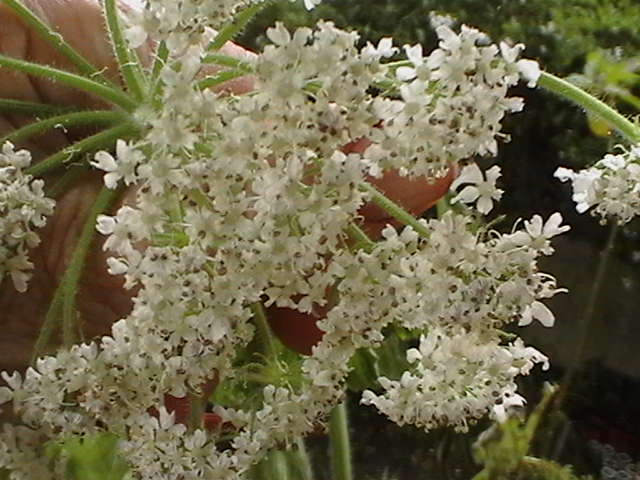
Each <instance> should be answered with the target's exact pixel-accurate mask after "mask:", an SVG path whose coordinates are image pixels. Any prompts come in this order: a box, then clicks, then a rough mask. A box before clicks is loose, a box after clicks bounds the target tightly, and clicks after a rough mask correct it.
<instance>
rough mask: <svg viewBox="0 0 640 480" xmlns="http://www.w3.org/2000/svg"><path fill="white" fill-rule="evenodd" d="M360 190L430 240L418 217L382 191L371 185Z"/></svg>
mask: <svg viewBox="0 0 640 480" xmlns="http://www.w3.org/2000/svg"><path fill="white" fill-rule="evenodd" d="M360 189H361V190H362V191H364V192H368V193H369V194H371V201H373V203H375V204H376V205H378V206H379V207H380V208H382V209H383V210H384V211H385V212H387V213H388V214H389V215H391V216H392V217H393V218H395V219H396V220H398V221H399V222H401V223H402V224H404V225H409V226H411V227H413V229H414V230H415V231H416V232H417V233H418V234H420V235H421V236H422V237H424V238H429V230H427V228H426V227H425V226H424V225H423V224H422V223H420V221H418V219H417V218H416V217H414V216H413V215H411V214H410V213H409V212H407V211H406V210H405V209H404V208H402V207H401V206H400V205H398V204H397V203H395V202H394V201H393V200H391V199H389V198H387V197H386V196H385V195H384V194H383V193H382V192H381V191H380V190H378V189H377V188H376V187H375V186H373V185H371V184H370V183H364V184H362V185H361V186H360Z"/></svg>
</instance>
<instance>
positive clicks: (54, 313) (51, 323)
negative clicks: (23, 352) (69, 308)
mask: <svg viewBox="0 0 640 480" xmlns="http://www.w3.org/2000/svg"><path fill="white" fill-rule="evenodd" d="M63 295H64V290H63V289H62V288H57V289H56V291H55V293H54V295H53V298H52V299H51V303H50V304H49V309H48V310H47V314H46V315H45V317H44V322H43V323H42V326H41V327H40V332H39V333H38V338H37V339H36V343H35V345H34V347H33V351H32V353H31V362H30V363H31V365H35V363H36V360H37V359H38V358H39V357H40V356H41V355H42V354H43V353H45V349H46V348H47V345H49V342H50V341H51V337H52V336H53V332H54V330H55V329H56V327H57V326H58V323H59V322H58V321H59V319H60V313H61V311H60V309H61V307H62V300H63Z"/></svg>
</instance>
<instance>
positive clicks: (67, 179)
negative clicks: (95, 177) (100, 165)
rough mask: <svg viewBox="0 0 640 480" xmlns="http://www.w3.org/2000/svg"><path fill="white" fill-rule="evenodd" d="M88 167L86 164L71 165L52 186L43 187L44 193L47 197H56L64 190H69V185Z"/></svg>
mask: <svg viewBox="0 0 640 480" xmlns="http://www.w3.org/2000/svg"><path fill="white" fill-rule="evenodd" d="M88 170H89V169H88V168H87V165H78V166H73V167H71V168H70V169H69V170H68V171H67V172H66V173H65V174H64V175H63V176H62V177H61V178H60V179H59V180H57V181H56V182H55V183H54V184H53V186H51V187H47V188H45V194H46V196H47V197H49V198H54V199H56V198H58V197H59V196H60V195H62V194H63V193H64V192H66V191H67V190H69V187H70V186H71V185H73V184H74V183H75V182H76V181H77V180H78V179H79V178H80V177H81V176H82V175H83V174H84V173H86V172H87V171H88Z"/></svg>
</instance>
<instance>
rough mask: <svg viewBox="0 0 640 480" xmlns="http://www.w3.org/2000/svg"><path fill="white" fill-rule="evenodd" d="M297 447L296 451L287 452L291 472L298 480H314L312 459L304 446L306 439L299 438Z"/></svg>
mask: <svg viewBox="0 0 640 480" xmlns="http://www.w3.org/2000/svg"><path fill="white" fill-rule="evenodd" d="M296 447H297V448H296V449H295V450H292V451H289V452H287V460H288V461H289V470H290V471H291V472H292V473H293V475H294V479H296V480H298V479H299V480H313V468H312V467H311V458H309V452H308V451H307V448H306V446H305V444H304V438H302V437H298V439H297V440H296Z"/></svg>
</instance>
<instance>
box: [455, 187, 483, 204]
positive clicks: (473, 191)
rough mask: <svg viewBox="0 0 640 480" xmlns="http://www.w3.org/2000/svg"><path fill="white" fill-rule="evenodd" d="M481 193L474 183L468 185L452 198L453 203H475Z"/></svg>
mask: <svg viewBox="0 0 640 480" xmlns="http://www.w3.org/2000/svg"><path fill="white" fill-rule="evenodd" d="M479 195H480V192H478V188H477V187H474V186H473V185H467V186H466V187H464V188H463V189H462V191H461V192H460V193H459V194H458V195H456V196H455V197H453V198H452V199H451V203H456V202H462V203H473V202H475V201H476V200H477V199H478V196H479Z"/></svg>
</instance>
